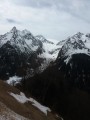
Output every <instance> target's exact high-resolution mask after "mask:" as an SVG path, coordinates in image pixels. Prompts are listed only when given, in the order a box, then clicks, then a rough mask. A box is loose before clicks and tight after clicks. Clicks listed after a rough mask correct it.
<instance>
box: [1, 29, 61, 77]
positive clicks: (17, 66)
mask: <svg viewBox="0 0 90 120" xmlns="http://www.w3.org/2000/svg"><path fill="white" fill-rule="evenodd" d="M60 48H61V46H60V45H56V44H54V43H53V42H51V41H49V40H47V39H46V38H44V37H43V36H42V35H38V36H33V35H32V33H31V32H29V31H28V30H23V31H19V30H17V28H16V27H13V28H12V30H10V32H7V33H6V34H4V35H0V66H1V67H0V78H1V79H8V77H11V76H14V75H16V76H20V77H23V76H25V77H30V76H32V75H34V74H35V73H37V72H42V71H43V70H44V69H46V67H47V66H48V65H49V63H50V62H51V61H54V60H55V59H56V57H57V54H58V52H59V49H60Z"/></svg>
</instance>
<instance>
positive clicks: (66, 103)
mask: <svg viewBox="0 0 90 120" xmlns="http://www.w3.org/2000/svg"><path fill="white" fill-rule="evenodd" d="M89 46H90V36H89V34H87V35H84V34H82V33H77V34H75V35H74V36H72V37H69V38H68V39H67V40H66V42H65V43H64V45H63V46H62V48H61V49H60V51H59V54H58V57H57V59H56V61H55V62H54V63H53V64H52V65H51V66H49V67H48V68H47V69H46V70H45V71H44V72H43V73H41V74H40V75H35V76H34V77H33V78H31V79H27V80H26V81H24V82H23V83H22V86H24V90H25V91H28V92H27V93H29V92H30V93H31V94H32V95H33V96H34V97H36V98H37V99H38V100H39V101H41V102H42V103H44V104H45V105H49V106H50V107H51V108H52V109H54V110H55V111H58V112H59V113H60V114H61V115H62V116H63V118H64V119H65V120H81V119H82V120H85V119H87V120H89V119H90V101H89V100H90V93H89V92H90V47H89Z"/></svg>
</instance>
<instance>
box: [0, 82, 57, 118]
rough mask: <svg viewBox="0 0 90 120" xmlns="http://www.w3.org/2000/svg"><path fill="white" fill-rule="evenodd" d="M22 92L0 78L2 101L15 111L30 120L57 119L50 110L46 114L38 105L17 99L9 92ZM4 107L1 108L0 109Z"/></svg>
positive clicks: (0, 99)
mask: <svg viewBox="0 0 90 120" xmlns="http://www.w3.org/2000/svg"><path fill="white" fill-rule="evenodd" d="M10 92H12V93H15V94H20V91H19V90H18V89H16V88H14V87H12V86H10V85H8V84H6V83H5V82H3V81H1V80H0V102H2V103H3V104H5V105H6V106H7V107H8V108H9V109H11V110H13V111H14V112H15V113H17V114H19V115H21V116H23V117H26V118H29V119H30V120H57V118H56V116H55V115H53V114H52V113H49V112H48V115H47V116H45V115H44V113H42V112H41V111H39V110H38V109H37V108H36V107H34V106H32V105H31V103H30V102H28V103H25V104H22V103H19V102H18V101H17V100H15V99H14V98H13V97H12V96H11V95H9V93H10ZM1 110H2V108H0V111H1Z"/></svg>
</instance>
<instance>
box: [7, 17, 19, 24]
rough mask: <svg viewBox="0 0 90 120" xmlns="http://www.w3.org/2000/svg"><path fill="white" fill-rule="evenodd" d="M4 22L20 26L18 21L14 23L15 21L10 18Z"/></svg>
mask: <svg viewBox="0 0 90 120" xmlns="http://www.w3.org/2000/svg"><path fill="white" fill-rule="evenodd" d="M6 21H7V22H9V23H11V24H13V23H14V24H20V22H19V21H16V20H13V19H10V18H7V19H6Z"/></svg>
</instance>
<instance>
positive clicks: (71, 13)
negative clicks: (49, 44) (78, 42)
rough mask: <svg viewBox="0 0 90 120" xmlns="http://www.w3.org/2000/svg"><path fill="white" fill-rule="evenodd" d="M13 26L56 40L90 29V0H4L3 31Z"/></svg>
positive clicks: (0, 5)
mask: <svg viewBox="0 0 90 120" xmlns="http://www.w3.org/2000/svg"><path fill="white" fill-rule="evenodd" d="M13 26H16V27H17V28H18V29H20V30H23V29H28V30H30V31H31V32H32V33H33V34H34V35H37V34H42V35H43V36H45V37H46V38H50V39H56V40H62V39H66V38H67V37H68V36H70V35H73V34H75V33H77V32H79V31H80V32H83V33H88V32H89V33H90V0H0V34H3V33H5V32H7V31H9V30H10V29H11V28H12V27H13Z"/></svg>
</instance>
